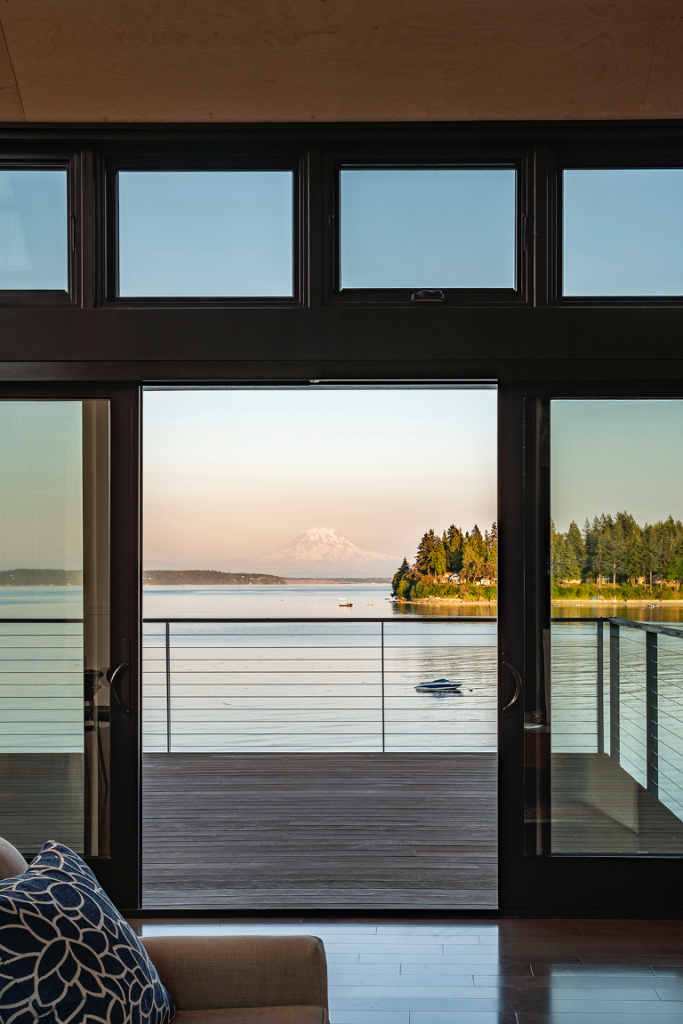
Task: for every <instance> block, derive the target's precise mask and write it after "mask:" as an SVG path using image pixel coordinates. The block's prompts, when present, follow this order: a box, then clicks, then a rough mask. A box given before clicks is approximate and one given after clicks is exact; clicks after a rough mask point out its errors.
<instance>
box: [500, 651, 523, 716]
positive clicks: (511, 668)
mask: <svg viewBox="0 0 683 1024" xmlns="http://www.w3.org/2000/svg"><path fill="white" fill-rule="evenodd" d="M503 667H504V668H506V669H507V670H508V672H511V673H512V675H513V676H514V679H515V692H514V693H513V695H512V700H511V701H510V702H509V703H508V704H506V705H505V707H504V708H503V714H504V715H507V714H508V712H509V711H510V708H511V707H512V706H513V705H514V704H516V703H517V701H518V700H519V697H520V694H521V692H522V677H521V676H520V674H519V672H518V671H517V669H516V668H515V666H514V665H513V664H512V662H511V661H507V660H506V659H505V658H503Z"/></svg>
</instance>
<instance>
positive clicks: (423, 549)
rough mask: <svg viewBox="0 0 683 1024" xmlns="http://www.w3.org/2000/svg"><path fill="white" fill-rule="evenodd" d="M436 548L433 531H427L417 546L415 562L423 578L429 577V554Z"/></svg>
mask: <svg viewBox="0 0 683 1024" xmlns="http://www.w3.org/2000/svg"><path fill="white" fill-rule="evenodd" d="M435 546H436V534H435V533H434V530H427V532H426V533H425V534H424V536H423V537H422V540H421V541H420V543H419V544H418V546H417V555H416V557H415V562H416V564H417V567H418V569H419V570H420V572H421V573H422V574H423V576H429V574H430V570H431V553H432V551H433V550H434V548H435Z"/></svg>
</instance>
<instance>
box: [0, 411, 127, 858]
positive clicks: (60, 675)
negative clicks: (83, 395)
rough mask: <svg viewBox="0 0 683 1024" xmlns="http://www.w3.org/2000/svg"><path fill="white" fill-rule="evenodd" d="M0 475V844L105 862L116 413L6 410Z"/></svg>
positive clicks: (0, 414) (0, 416)
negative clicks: (101, 857)
mask: <svg viewBox="0 0 683 1024" xmlns="http://www.w3.org/2000/svg"><path fill="white" fill-rule="evenodd" d="M0 472H1V475H2V479H3V481H4V486H3V488H2V490H1V491H0V518H1V521H2V525H3V529H2V533H1V534H0V585H1V589H0V773H1V774H2V791H3V792H2V797H3V799H2V805H1V813H0V834H2V835H3V836H4V837H5V838H6V839H8V840H10V842H12V843H14V845H15V846H17V847H19V848H20V849H21V850H22V851H23V852H25V853H27V854H33V853H35V852H36V851H37V850H38V849H39V848H40V846H41V845H42V844H43V842H44V841H45V840H46V839H48V838H51V839H56V840H58V841H61V842H64V843H66V844H67V845H68V846H70V847H72V848H73V849H75V850H77V851H79V852H85V853H87V854H90V855H97V854H104V853H106V852H107V850H108V817H109V815H108V798H109V785H108V777H109V742H108V732H109V714H108V709H109V691H108V688H107V686H106V685H104V684H105V683H106V677H105V672H106V670H107V668H108V664H109V406H108V402H107V401H105V400H96V401H85V402H80V401H65V402H8V401H4V402H0ZM27 805H29V806H30V813H27V810H26V808H27Z"/></svg>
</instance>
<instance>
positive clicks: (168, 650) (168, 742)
mask: <svg viewBox="0 0 683 1024" xmlns="http://www.w3.org/2000/svg"><path fill="white" fill-rule="evenodd" d="M166 753H167V754H170V753H171V623H170V622H167V623H166Z"/></svg>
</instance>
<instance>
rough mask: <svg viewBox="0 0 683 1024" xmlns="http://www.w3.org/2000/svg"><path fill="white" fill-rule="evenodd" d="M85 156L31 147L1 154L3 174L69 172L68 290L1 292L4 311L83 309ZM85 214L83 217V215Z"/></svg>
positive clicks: (67, 216) (32, 289) (47, 289)
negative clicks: (46, 307)
mask: <svg viewBox="0 0 683 1024" xmlns="http://www.w3.org/2000/svg"><path fill="white" fill-rule="evenodd" d="M82 157H83V154H81V153H78V152H75V151H74V150H62V149H51V148H47V149H46V148H44V147H39V146H35V147H30V148H22V149H13V148H8V149H6V150H4V152H1V153H0V171H66V224H67V229H66V238H65V240H64V241H65V244H66V251H67V287H66V289H61V288H0V307H12V306H19V307H21V306H74V305H81V304H82V301H83V293H84V281H83V276H84V275H83V273H82V268H83V249H84V246H83V240H84V223H83V221H84V218H83V216H82V211H81V209H80V206H81V200H82V197H83V194H84V189H83V184H84V182H83V178H84V175H83V173H82V172H83V162H84V161H83V159H82ZM79 214H81V215H79Z"/></svg>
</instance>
